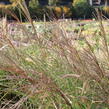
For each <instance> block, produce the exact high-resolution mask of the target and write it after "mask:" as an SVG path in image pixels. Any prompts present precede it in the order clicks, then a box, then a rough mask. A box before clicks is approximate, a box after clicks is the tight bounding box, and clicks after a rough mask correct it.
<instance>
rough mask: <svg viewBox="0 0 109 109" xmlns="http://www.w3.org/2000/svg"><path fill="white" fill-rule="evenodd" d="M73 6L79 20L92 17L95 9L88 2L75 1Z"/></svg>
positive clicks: (83, 0) (84, 0)
mask: <svg viewBox="0 0 109 109" xmlns="http://www.w3.org/2000/svg"><path fill="white" fill-rule="evenodd" d="M73 6H74V10H75V15H76V17H77V18H89V17H92V11H93V8H92V7H91V6H90V5H89V4H88V2H87V0H74V3H73Z"/></svg>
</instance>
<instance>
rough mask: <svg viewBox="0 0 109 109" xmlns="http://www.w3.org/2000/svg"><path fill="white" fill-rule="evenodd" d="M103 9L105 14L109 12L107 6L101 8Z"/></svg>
mask: <svg viewBox="0 0 109 109" xmlns="http://www.w3.org/2000/svg"><path fill="white" fill-rule="evenodd" d="M103 10H104V11H105V12H106V13H107V14H109V6H105V7H104V8H103Z"/></svg>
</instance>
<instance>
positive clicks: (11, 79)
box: [0, 3, 109, 109]
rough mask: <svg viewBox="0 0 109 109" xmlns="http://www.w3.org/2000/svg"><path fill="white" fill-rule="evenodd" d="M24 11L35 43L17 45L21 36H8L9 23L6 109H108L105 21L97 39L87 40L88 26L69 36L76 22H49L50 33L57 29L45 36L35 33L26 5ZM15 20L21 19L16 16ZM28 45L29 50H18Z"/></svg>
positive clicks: (1, 80) (1, 51) (2, 60)
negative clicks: (85, 32)
mask: <svg viewBox="0 0 109 109" xmlns="http://www.w3.org/2000/svg"><path fill="white" fill-rule="evenodd" d="M19 6H20V8H21V9H22V12H23V14H24V15H25V17H26V19H27V21H28V23H29V24H30V25H31V27H32V30H33V31H32V32H31V31H29V30H28V28H27V27H26V26H25V25H26V23H25V24H24V23H22V22H20V20H19V19H17V21H18V22H17V24H20V26H21V27H22V28H21V27H20V30H22V33H25V35H27V38H29V40H26V39H25V38H24V37H21V40H19V39H16V40H15V39H14V38H13V37H14V35H15V34H13V36H11V34H8V32H9V31H10V30H9V28H8V22H7V21H6V20H4V23H3V24H5V25H4V26H3V27H1V29H3V30H5V32H4V31H3V32H2V34H1V36H0V44H1V48H0V108H1V109H99V108H104V109H107V108H108V105H109V87H108V84H109V68H108V66H109V63H108V59H109V50H108V37H107V35H108V33H107V32H108V31H107V32H105V28H104V25H103V21H102V17H101V16H98V21H99V22H98V23H99V25H98V28H97V30H95V32H94V33H93V34H91V35H89V34H83V32H84V31H85V30H84V29H83V26H82V27H80V29H79V30H80V31H79V32H78V33H75V32H74V31H75V28H72V29H71V28H70V29H69V31H68V30H67V27H68V25H71V24H72V25H73V22H72V21H70V22H67V23H66V22H60V21H52V22H49V23H47V22H44V27H45V28H47V26H49V27H50V25H51V28H52V29H50V31H45V32H43V34H42V33H40V32H39V33H38V31H37V29H36V28H35V24H34V23H33V21H32V19H31V16H30V14H29V11H28V9H27V7H26V5H25V4H21V3H20V4H19ZM9 12H10V11H9ZM11 15H13V17H15V18H16V15H15V14H14V13H12V12H11ZM4 27H5V28H4ZM71 27H73V26H71ZM16 28H17V29H19V26H16ZM98 30H99V31H98ZM14 32H16V31H14ZM20 35H22V34H19V35H18V37H20ZM75 37H76V38H75ZM22 40H26V42H23V43H25V44H27V45H28V46H24V45H22V44H21V46H16V43H17V42H19V43H22Z"/></svg>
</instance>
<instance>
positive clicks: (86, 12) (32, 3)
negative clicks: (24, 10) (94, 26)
mask: <svg viewBox="0 0 109 109" xmlns="http://www.w3.org/2000/svg"><path fill="white" fill-rule="evenodd" d="M1 1H2V0H1ZM1 1H0V2H1ZM15 1H16V0H15ZM25 2H26V4H27V6H28V8H29V11H30V14H31V17H32V19H34V20H43V19H45V18H46V20H51V19H62V18H72V19H88V18H92V17H93V14H92V13H93V12H94V8H93V7H92V6H90V5H89V3H88V2H87V0H44V1H43V0H25ZM9 6H10V5H9ZM6 7H7V8H8V6H7V5H6ZM6 7H4V8H6ZM10 7H11V9H10V10H14V12H15V13H16V14H17V15H18V16H19V17H20V16H21V15H22V14H21V12H20V8H19V7H18V8H16V9H15V6H13V5H12V6H10ZM103 9H104V10H106V12H107V13H108V10H109V9H108V7H103ZM0 11H1V13H3V10H0ZM22 19H24V17H23V15H22Z"/></svg>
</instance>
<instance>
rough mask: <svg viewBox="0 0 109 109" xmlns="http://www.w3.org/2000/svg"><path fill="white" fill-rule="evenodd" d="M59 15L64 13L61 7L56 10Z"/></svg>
mask: <svg viewBox="0 0 109 109" xmlns="http://www.w3.org/2000/svg"><path fill="white" fill-rule="evenodd" d="M54 10H55V11H56V12H57V13H61V12H62V8H61V7H55V9H54Z"/></svg>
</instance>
